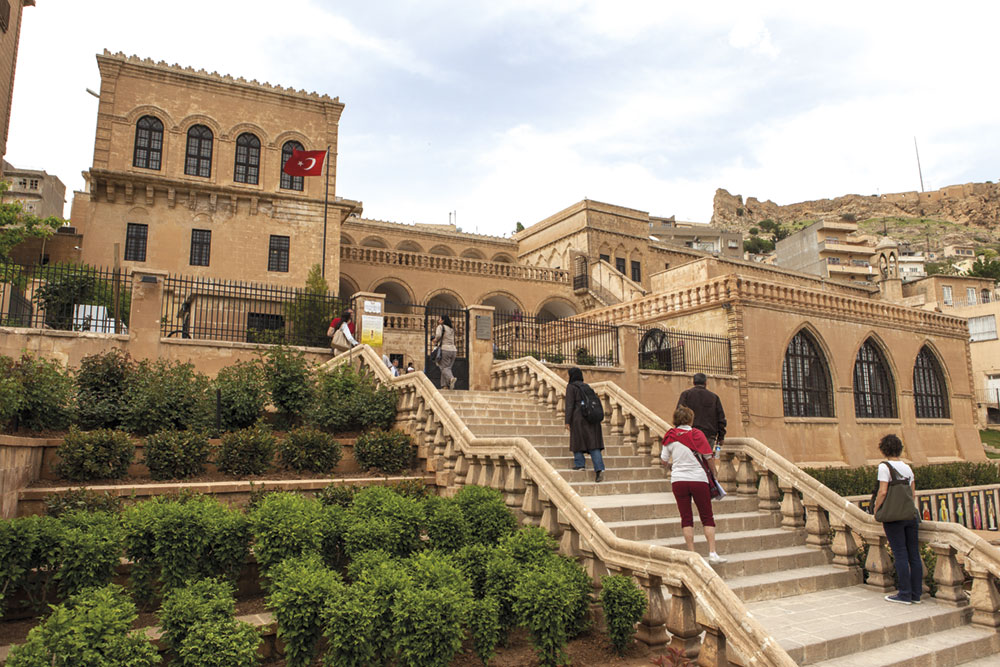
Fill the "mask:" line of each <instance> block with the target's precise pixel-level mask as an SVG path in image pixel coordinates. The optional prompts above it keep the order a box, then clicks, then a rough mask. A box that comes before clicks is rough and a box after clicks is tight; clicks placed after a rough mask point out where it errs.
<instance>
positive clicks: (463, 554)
mask: <svg viewBox="0 0 1000 667" xmlns="http://www.w3.org/2000/svg"><path fill="white" fill-rule="evenodd" d="M496 551H497V548H496V547H492V546H486V545H485V544H479V543H478V542H477V543H474V544H466V545H465V546H464V547H462V548H461V549H459V550H458V551H456V552H454V553H453V554H452V555H451V556H452V559H453V560H454V561H455V565H457V566H458V569H460V570H461V571H462V576H463V577H465V580H466V581H468V582H469V585H470V586H472V593H473V595H474V596H475V597H476V598H477V599H479V598H482V597H485V596H486V586H487V577H486V567H487V565H488V564H489V561H490V559H491V558H493V555H494V554H495V553H496Z"/></svg>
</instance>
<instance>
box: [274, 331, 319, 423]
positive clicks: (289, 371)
mask: <svg viewBox="0 0 1000 667" xmlns="http://www.w3.org/2000/svg"><path fill="white" fill-rule="evenodd" d="M264 377H265V381H266V383H267V389H268V392H269V393H270V395H271V402H272V403H273V404H274V407H275V408H277V409H278V416H279V417H280V419H281V422H282V423H283V424H285V425H291V424H295V423H298V422H300V421H301V420H302V415H303V414H305V413H306V411H307V410H308V409H309V406H310V405H311V404H312V400H313V378H312V364H311V363H309V361H308V360H306V357H305V355H304V354H303V353H302V352H301V351H299V350H295V349H292V348H290V347H286V346H284V345H278V346H275V347H272V348H270V349H269V350H268V351H267V357H266V358H265V360H264Z"/></svg>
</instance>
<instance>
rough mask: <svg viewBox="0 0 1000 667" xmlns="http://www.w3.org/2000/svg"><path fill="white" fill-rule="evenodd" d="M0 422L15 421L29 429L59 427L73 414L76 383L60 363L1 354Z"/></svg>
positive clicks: (74, 411)
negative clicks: (2, 381)
mask: <svg viewBox="0 0 1000 667" xmlns="http://www.w3.org/2000/svg"><path fill="white" fill-rule="evenodd" d="M0 378H6V381H5V382H4V383H3V385H2V386H0V426H6V425H10V424H11V423H14V422H16V423H17V425H18V426H19V427H20V428H26V429H30V430H32V431H45V430H60V429H64V428H66V427H67V426H69V425H70V424H71V423H72V422H73V419H74V418H75V415H76V387H75V385H74V384H73V378H72V377H70V373H69V371H68V370H66V369H65V368H64V367H63V366H62V365H61V364H59V363H56V362H54V361H49V360H48V359H40V358H38V357H33V356H31V355H30V354H24V355H22V356H21V358H20V359H18V360H17V361H15V360H14V359H11V358H10V357H0Z"/></svg>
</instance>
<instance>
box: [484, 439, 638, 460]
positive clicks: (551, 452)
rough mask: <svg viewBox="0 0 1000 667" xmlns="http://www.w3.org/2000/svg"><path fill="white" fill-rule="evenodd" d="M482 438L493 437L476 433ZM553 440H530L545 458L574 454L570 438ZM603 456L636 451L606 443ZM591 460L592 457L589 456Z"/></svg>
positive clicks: (620, 454) (627, 454) (627, 453)
mask: <svg viewBox="0 0 1000 667" xmlns="http://www.w3.org/2000/svg"><path fill="white" fill-rule="evenodd" d="M475 435H478V436H480V437H484V438H485V437H491V436H485V435H482V434H480V433H476V434H475ZM549 437H550V438H552V439H553V440H552V441H550V442H548V443H539V442H537V439H536V438H528V440H529V441H530V442H531V444H532V445H534V446H535V451H537V452H538V453H539V454H541V455H542V456H544V457H545V458H550V457H551V458H555V457H558V456H565V455H566V454H570V456H572V453H571V452H570V451H569V438H568V437H565V436H563V437H562V438H556V437H555V436H549ZM601 455H602V456H605V457H607V456H633V455H635V450H634V449H632V448H631V447H625V446H622V445H619V444H617V443H616V442H609V441H608V440H605V441H604V449H603V450H602V451H601ZM587 458H588V459H589V458H590V456H589V455H587Z"/></svg>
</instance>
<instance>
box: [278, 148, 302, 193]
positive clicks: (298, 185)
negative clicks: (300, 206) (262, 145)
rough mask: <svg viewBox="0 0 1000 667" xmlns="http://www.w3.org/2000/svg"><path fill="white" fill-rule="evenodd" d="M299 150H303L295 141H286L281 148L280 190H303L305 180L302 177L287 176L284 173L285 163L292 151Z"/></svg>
mask: <svg viewBox="0 0 1000 667" xmlns="http://www.w3.org/2000/svg"><path fill="white" fill-rule="evenodd" d="M301 150H303V148H302V144H300V143H299V142H297V141H286V142H285V145H284V146H282V147H281V188H282V189H283V190H298V191H299V192H302V190H304V189H305V179H304V178H303V177H302V176H289V175H288V174H286V173H285V163H286V162H288V160H289V159H290V158H291V157H292V151H301Z"/></svg>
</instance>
